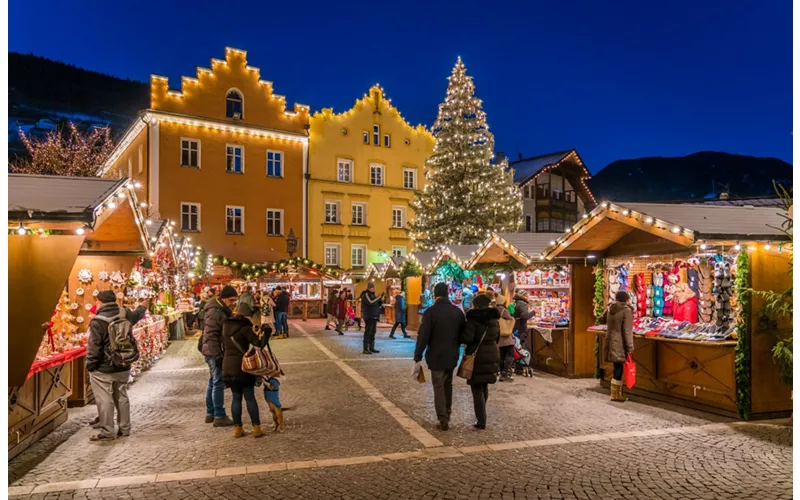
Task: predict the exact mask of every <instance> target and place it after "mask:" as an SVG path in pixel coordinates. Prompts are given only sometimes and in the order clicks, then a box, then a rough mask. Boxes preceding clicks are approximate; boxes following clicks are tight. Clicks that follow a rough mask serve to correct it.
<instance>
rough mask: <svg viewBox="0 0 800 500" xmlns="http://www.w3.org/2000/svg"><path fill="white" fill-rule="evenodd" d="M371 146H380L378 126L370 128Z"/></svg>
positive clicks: (379, 127) (379, 129)
mask: <svg viewBox="0 0 800 500" xmlns="http://www.w3.org/2000/svg"><path fill="white" fill-rule="evenodd" d="M372 145H373V146H380V145H381V126H380V125H373V126H372Z"/></svg>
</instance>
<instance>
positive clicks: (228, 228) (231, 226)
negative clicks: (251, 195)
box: [225, 206, 244, 234]
mask: <svg viewBox="0 0 800 500" xmlns="http://www.w3.org/2000/svg"><path fill="white" fill-rule="evenodd" d="M225 222H226V225H225V232H226V233H228V234H244V207H233V206H227V207H225Z"/></svg>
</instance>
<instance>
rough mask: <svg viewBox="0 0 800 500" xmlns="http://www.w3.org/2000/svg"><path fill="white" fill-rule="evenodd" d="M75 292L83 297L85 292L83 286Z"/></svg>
mask: <svg viewBox="0 0 800 500" xmlns="http://www.w3.org/2000/svg"><path fill="white" fill-rule="evenodd" d="M75 293H76V294H77V295H78V296H80V297H83V293H84V291H83V288H78V289H77V290H75Z"/></svg>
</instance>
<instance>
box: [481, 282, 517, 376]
mask: <svg viewBox="0 0 800 500" xmlns="http://www.w3.org/2000/svg"><path fill="white" fill-rule="evenodd" d="M486 296H487V297H490V298H493V303H492V305H493V306H494V307H495V308H496V309H497V311H498V312H499V313H500V319H501V320H508V321H514V317H513V316H511V313H510V312H508V309H506V296H505V295H500V294H496V293H494V292H493V291H489V290H487V291H486ZM514 344H515V341H514V333H513V331H512V332H511V333H510V334H508V335H503V334H501V335H500V340H499V341H498V342H497V347H499V348H500V382H512V381H513V380H514Z"/></svg>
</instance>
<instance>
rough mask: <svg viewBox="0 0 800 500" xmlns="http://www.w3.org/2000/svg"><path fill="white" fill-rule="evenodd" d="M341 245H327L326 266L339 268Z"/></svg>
mask: <svg viewBox="0 0 800 500" xmlns="http://www.w3.org/2000/svg"><path fill="white" fill-rule="evenodd" d="M341 249H342V244H341V243H325V265H326V266H333V267H339V254H340V253H341Z"/></svg>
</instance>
